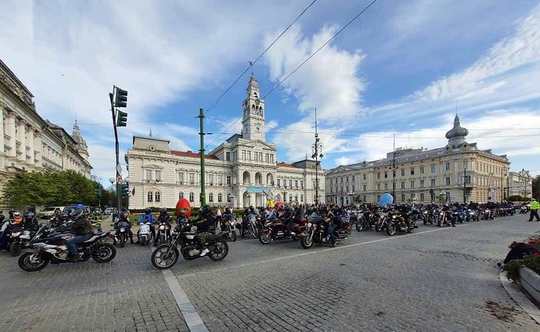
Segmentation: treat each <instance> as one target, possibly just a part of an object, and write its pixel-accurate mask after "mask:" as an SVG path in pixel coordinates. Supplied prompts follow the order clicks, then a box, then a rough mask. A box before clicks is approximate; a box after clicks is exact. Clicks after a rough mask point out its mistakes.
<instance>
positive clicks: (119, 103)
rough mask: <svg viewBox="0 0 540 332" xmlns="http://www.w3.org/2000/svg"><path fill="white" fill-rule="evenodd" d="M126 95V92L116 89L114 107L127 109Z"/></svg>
mask: <svg viewBox="0 0 540 332" xmlns="http://www.w3.org/2000/svg"><path fill="white" fill-rule="evenodd" d="M127 95H128V92H127V91H126V90H122V89H120V88H118V87H117V88H116V95H115V98H114V106H116V107H127Z"/></svg>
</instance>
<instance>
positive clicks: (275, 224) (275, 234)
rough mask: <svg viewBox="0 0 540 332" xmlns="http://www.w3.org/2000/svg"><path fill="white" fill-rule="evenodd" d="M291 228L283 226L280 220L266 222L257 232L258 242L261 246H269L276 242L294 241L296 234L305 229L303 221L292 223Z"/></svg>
mask: <svg viewBox="0 0 540 332" xmlns="http://www.w3.org/2000/svg"><path fill="white" fill-rule="evenodd" d="M290 227H291V226H289V225H286V224H284V223H283V222H282V221H281V220H270V221H266V223H265V224H264V225H263V227H262V229H261V231H260V232H259V241H260V242H261V243H262V244H270V243H271V242H273V241H278V240H296V239H298V236H297V234H301V233H302V232H303V230H304V227H305V221H302V222H300V223H294V224H293V225H292V228H290Z"/></svg>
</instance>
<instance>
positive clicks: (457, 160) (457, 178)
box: [326, 115, 510, 205]
mask: <svg viewBox="0 0 540 332" xmlns="http://www.w3.org/2000/svg"><path fill="white" fill-rule="evenodd" d="M467 135H468V130H467V129H465V128H463V127H461V124H460V121H459V117H458V116H457V115H456V118H455V120H454V127H453V128H452V129H451V130H449V131H448V132H447V133H446V138H447V139H448V145H446V146H444V147H441V148H436V149H430V150H426V149H397V150H396V151H393V152H389V153H388V154H387V157H386V158H384V159H380V160H374V161H365V162H360V163H356V164H351V165H345V166H339V167H336V168H334V169H331V170H328V171H327V172H326V189H327V190H326V201H327V202H328V203H334V204H338V205H350V204H356V203H362V202H366V203H376V202H377V201H378V199H379V197H380V196H381V195H382V194H383V193H390V194H392V193H394V197H395V201H396V202H397V203H406V202H417V203H430V202H438V203H439V202H448V203H450V202H471V201H472V202H479V203H485V202H490V201H492V202H500V201H503V200H505V199H506V198H507V197H506V196H507V176H508V171H509V166H510V162H509V161H508V159H507V157H506V156H505V155H496V154H493V153H492V152H491V150H480V149H478V148H477V146H476V143H467V142H466V141H465V137H466V136H467Z"/></svg>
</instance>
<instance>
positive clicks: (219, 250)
mask: <svg viewBox="0 0 540 332" xmlns="http://www.w3.org/2000/svg"><path fill="white" fill-rule="evenodd" d="M228 253H229V245H228V244H227V242H225V241H220V242H217V243H216V244H215V245H214V248H213V249H212V250H211V251H210V253H209V254H208V257H209V258H210V259H211V260H213V261H215V262H217V261H220V260H222V259H224V258H225V257H227V254H228Z"/></svg>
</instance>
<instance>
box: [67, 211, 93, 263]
mask: <svg viewBox="0 0 540 332" xmlns="http://www.w3.org/2000/svg"><path fill="white" fill-rule="evenodd" d="M70 217H71V219H72V220H73V224H72V225H71V230H70V232H71V233H72V234H73V235H74V236H73V237H72V238H71V239H69V240H67V241H66V247H67V250H68V257H67V258H68V260H71V261H77V260H79V255H78V252H77V245H78V244H79V243H82V242H84V241H87V240H88V239H90V238H91V237H92V224H91V223H90V221H89V220H88V219H87V218H86V217H85V215H84V210H83V209H76V210H73V211H71V213H70Z"/></svg>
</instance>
